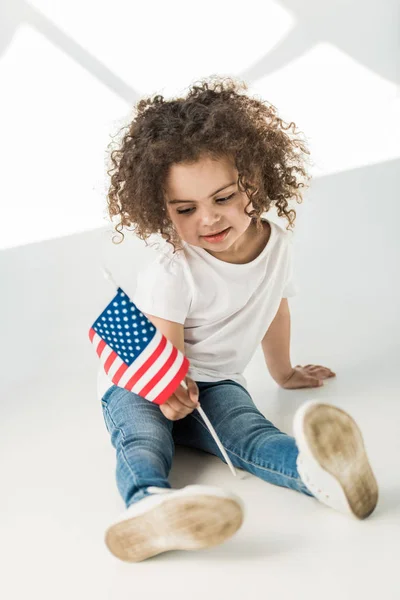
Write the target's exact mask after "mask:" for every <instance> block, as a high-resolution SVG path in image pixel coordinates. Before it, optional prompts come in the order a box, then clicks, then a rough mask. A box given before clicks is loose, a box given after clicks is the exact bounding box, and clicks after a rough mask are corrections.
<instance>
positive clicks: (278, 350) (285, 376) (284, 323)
mask: <svg viewBox="0 0 400 600" xmlns="http://www.w3.org/2000/svg"><path fill="white" fill-rule="evenodd" d="M261 345H262V349H263V352H264V356H265V362H266V363H267V367H268V370H269V372H270V374H271V376H272V378H273V379H274V380H275V381H276V382H277V383H278V384H279V385H280V386H281V387H283V388H285V389H297V388H304V387H318V386H321V385H323V381H322V380H323V379H327V378H328V377H335V376H336V373H334V372H333V371H331V369H329V368H328V367H323V366H322V365H306V366H305V367H302V366H301V365H297V366H296V367H294V368H293V367H292V365H291V361H290V312H289V304H288V300H287V298H282V300H281V303H280V306H279V309H278V312H277V313H276V315H275V317H274V320H273V321H272V323H271V325H270V326H269V328H268V331H267V333H266V334H265V336H264V337H263V339H262V342H261Z"/></svg>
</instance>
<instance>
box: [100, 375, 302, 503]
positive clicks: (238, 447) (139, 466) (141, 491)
mask: <svg viewBox="0 0 400 600" xmlns="http://www.w3.org/2000/svg"><path fill="white" fill-rule="evenodd" d="M196 383H197V385H198V388H199V402H200V404H201V406H202V408H203V410H204V412H205V413H206V415H207V417H208V418H209V419H210V421H211V423H212V425H213V427H214V429H215V431H216V432H217V435H218V437H219V438H220V440H221V443H222V445H223V446H224V448H225V450H226V452H227V454H228V456H229V458H230V460H231V461H232V464H233V465H234V466H235V467H239V468H241V469H244V470H246V471H248V472H249V473H253V475H256V476H257V477H260V479H263V480H264V481H268V482H269V483H272V484H274V485H280V486H283V487H287V488H290V489H292V490H296V491H298V492H302V493H303V494H306V495H308V496H313V495H312V494H311V492H310V491H309V490H308V489H307V488H306V487H305V485H304V483H303V482H302V480H301V479H300V475H299V474H298V471H297V467H296V458H297V455H298V449H297V446H296V442H295V439H294V438H293V437H291V436H289V435H287V434H286V433H283V432H282V431H279V429H277V428H276V427H275V426H274V425H273V424H272V423H271V422H270V421H268V420H267V419H266V418H265V417H264V415H263V414H262V413H261V412H260V411H259V410H258V409H257V407H256V406H255V404H254V402H253V400H252V398H251V396H250V394H249V393H248V391H247V390H246V389H245V388H244V387H243V386H241V385H240V384H239V383H237V382H235V381H232V380H231V379H224V380H222V381H217V382H201V381H197V382H196ZM101 403H102V409H103V416H104V420H105V424H106V426H107V430H108V432H109V433H110V435H111V443H112V445H113V446H114V448H115V449H116V458H117V464H116V480H117V486H118V489H119V492H120V494H121V496H122V498H123V500H124V502H125V505H126V507H128V506H129V505H131V504H133V503H134V502H137V501H139V500H141V499H142V498H143V497H145V496H147V495H149V494H148V492H147V487H149V486H157V487H165V488H171V484H170V483H169V481H168V475H169V472H170V469H171V466H172V459H173V455H174V450H175V443H176V444H180V445H183V446H190V447H192V448H198V449H200V450H203V451H204V452H208V453H210V454H214V455H215V456H218V457H219V458H220V459H221V460H222V461H223V462H225V464H226V461H225V459H224V458H223V455H222V453H221V451H220V449H219V448H218V446H217V444H216V443H215V441H214V438H213V437H212V435H211V433H210V432H209V430H208V429H207V426H206V425H205V423H204V421H203V419H202V418H201V416H200V414H199V412H198V411H197V410H194V411H193V412H192V413H190V414H189V415H187V416H186V417H184V418H183V419H179V420H177V421H171V420H169V419H167V417H165V416H164V415H163V413H162V412H161V410H160V407H159V406H158V405H156V404H152V403H151V402H149V401H148V400H146V399H145V398H143V397H142V396H138V395H137V394H135V393H133V392H130V391H128V390H125V389H123V388H120V387H118V386H116V385H112V386H111V387H110V388H109V389H108V390H107V392H106V393H105V394H104V396H103V398H102V401H101Z"/></svg>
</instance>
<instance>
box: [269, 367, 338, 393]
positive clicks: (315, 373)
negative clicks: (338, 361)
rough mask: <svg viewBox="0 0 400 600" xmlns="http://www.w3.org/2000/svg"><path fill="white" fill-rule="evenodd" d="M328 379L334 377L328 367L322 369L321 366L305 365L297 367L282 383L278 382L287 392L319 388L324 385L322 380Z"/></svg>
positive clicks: (334, 374)
mask: <svg viewBox="0 0 400 600" xmlns="http://www.w3.org/2000/svg"><path fill="white" fill-rule="evenodd" d="M328 377H336V373H334V372H333V371H331V370H330V369H328V367H322V366H321V365H306V366H305V367H302V366H301V365H297V366H296V367H294V369H293V370H292V373H291V374H290V375H289V376H288V377H287V378H286V379H285V380H284V381H283V382H279V385H280V386H281V387H283V388H284V389H287V390H293V389H296V388H309V387H319V386H321V385H324V384H323V381H322V380H323V379H327V378H328Z"/></svg>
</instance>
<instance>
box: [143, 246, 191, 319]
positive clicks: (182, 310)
mask: <svg viewBox="0 0 400 600" xmlns="http://www.w3.org/2000/svg"><path fill="white" fill-rule="evenodd" d="M136 281H137V285H136V291H135V293H134V295H133V297H132V302H133V303H134V304H136V306H137V307H138V308H139V309H140V310H141V311H142V312H144V313H147V314H149V315H154V316H155V317H160V318H161V319H167V320H168V321H175V322H176V323H182V324H183V323H184V322H185V320H186V317H187V315H188V312H189V308H190V303H191V299H192V294H191V289H190V285H189V281H188V278H187V276H186V271H185V268H184V266H183V264H182V263H181V262H180V261H178V260H172V261H171V259H170V258H168V257H167V256H165V255H163V254H162V255H161V256H158V257H157V258H156V259H155V260H154V261H153V262H152V263H151V264H150V265H148V266H146V267H145V268H144V269H142V270H140V271H139V273H138V276H137V280H136Z"/></svg>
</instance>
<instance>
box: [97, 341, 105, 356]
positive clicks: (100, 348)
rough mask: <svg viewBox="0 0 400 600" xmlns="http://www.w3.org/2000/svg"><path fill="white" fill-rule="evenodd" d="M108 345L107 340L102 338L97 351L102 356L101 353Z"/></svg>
mask: <svg viewBox="0 0 400 600" xmlns="http://www.w3.org/2000/svg"><path fill="white" fill-rule="evenodd" d="M106 346H107V344H106V342H105V341H104V340H101V341H100V342H99V343H98V346H97V348H96V352H97V354H98V355H99V356H101V353H102V352H103V350H104V348H105V347H106Z"/></svg>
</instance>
